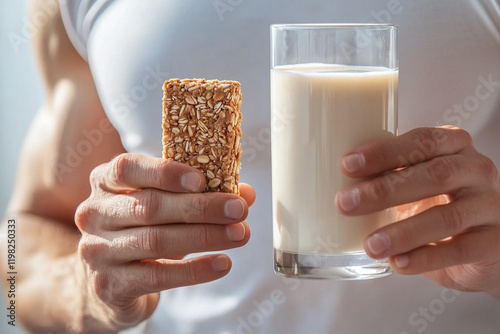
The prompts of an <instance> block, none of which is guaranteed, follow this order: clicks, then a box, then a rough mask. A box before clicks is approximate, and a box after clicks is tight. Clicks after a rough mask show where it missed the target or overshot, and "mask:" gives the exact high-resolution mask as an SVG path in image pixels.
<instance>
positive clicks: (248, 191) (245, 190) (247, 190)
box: [240, 183, 257, 206]
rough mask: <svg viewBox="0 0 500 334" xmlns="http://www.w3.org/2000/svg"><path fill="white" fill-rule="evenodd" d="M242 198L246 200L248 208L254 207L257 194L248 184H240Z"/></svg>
mask: <svg viewBox="0 0 500 334" xmlns="http://www.w3.org/2000/svg"><path fill="white" fill-rule="evenodd" d="M240 196H241V197H243V198H244V199H245V201H246V202H247V204H248V206H252V205H253V203H254V202H255V198H256V196H257V195H256V194H255V190H254V189H253V188H252V186H250V185H248V184H246V183H240Z"/></svg>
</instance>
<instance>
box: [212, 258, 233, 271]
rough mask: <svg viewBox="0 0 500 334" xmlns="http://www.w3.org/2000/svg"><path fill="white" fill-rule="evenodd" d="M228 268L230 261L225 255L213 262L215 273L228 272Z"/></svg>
mask: <svg viewBox="0 0 500 334" xmlns="http://www.w3.org/2000/svg"><path fill="white" fill-rule="evenodd" d="M228 267H229V261H228V260H227V258H226V257H225V256H224V255H219V256H217V257H216V258H215V259H214V260H213V261H212V268H213V269H214V271H224V270H227V268H228Z"/></svg>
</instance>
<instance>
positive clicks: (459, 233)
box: [337, 127, 500, 295]
mask: <svg viewBox="0 0 500 334" xmlns="http://www.w3.org/2000/svg"><path fill="white" fill-rule="evenodd" d="M492 144H493V143H492ZM342 169H343V172H344V173H345V174H346V175H348V176H350V177H353V178H366V177H370V179H369V180H365V181H361V182H360V183H358V184H356V185H355V186H351V187H349V188H346V189H343V190H341V191H340V192H339V195H338V196H337V206H338V208H339V210H340V211H341V212H342V213H343V214H345V215H349V216H354V215H362V214H368V213H371V212H374V211H378V210H382V209H385V208H389V207H394V206H399V210H401V209H404V210H403V211H404V212H401V213H402V214H403V215H401V216H400V218H399V219H398V222H396V223H394V224H390V225H387V226H384V227H382V228H380V229H379V230H377V231H375V232H374V233H372V234H371V235H370V236H369V237H368V238H367V239H366V240H365V244H364V246H365V250H366V251H367V253H368V255H370V256H371V257H373V258H376V259H381V258H386V257H389V259H390V264H391V267H392V269H393V270H394V271H395V272H398V273H400V274H420V273H425V275H426V276H427V277H428V278H430V279H431V280H433V281H435V282H437V283H438V284H440V285H442V286H445V287H448V288H452V289H458V290H464V291H486V292H490V293H492V294H495V293H496V294H497V295H499V292H500V178H499V175H498V171H497V168H496V167H495V164H494V163H493V162H492V161H491V160H490V159H489V158H487V157H485V156H484V155H482V154H480V153H479V152H477V151H476V150H475V148H474V146H473V144H472V139H471V136H470V135H469V134H468V133H467V132H466V131H464V130H462V129H458V128H453V127H439V128H419V129H415V130H413V131H410V132H408V133H406V134H404V135H401V136H398V137H394V138H391V139H389V140H385V141H378V142H373V143H370V144H367V145H364V146H361V147H359V148H357V149H356V150H354V151H352V152H350V153H348V154H346V155H345V156H344V160H343V164H342ZM444 196H446V198H447V200H445V201H443V198H444ZM401 217H402V219H401Z"/></svg>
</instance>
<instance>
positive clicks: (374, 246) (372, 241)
mask: <svg viewBox="0 0 500 334" xmlns="http://www.w3.org/2000/svg"><path fill="white" fill-rule="evenodd" d="M390 246H391V239H389V237H388V236H387V234H385V233H374V234H373V235H371V236H370V237H368V239H367V240H366V248H368V250H369V251H370V252H371V253H373V254H375V255H379V254H382V253H383V252H385V251H386V250H387V249H389V247H390Z"/></svg>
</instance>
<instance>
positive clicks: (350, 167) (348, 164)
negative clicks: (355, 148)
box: [342, 153, 365, 173]
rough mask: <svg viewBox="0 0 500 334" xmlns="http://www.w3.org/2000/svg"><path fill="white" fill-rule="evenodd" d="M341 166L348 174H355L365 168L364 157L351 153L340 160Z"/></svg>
mask: <svg viewBox="0 0 500 334" xmlns="http://www.w3.org/2000/svg"><path fill="white" fill-rule="evenodd" d="M342 166H344V169H345V170H346V171H348V172H349V173H355V172H357V171H360V170H362V169H363V168H365V157H364V155H363V154H361V153H353V154H349V155H347V156H345V157H344V158H343V159H342Z"/></svg>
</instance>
